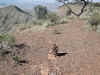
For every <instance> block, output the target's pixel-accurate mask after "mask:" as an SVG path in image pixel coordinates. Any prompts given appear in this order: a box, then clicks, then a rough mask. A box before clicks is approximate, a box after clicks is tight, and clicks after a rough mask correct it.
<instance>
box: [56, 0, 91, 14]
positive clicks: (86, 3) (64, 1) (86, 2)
mask: <svg viewBox="0 0 100 75" xmlns="http://www.w3.org/2000/svg"><path fill="white" fill-rule="evenodd" d="M57 1H59V2H61V3H63V5H65V6H66V7H67V8H68V9H69V10H71V12H72V14H74V15H76V16H81V15H82V14H83V12H84V10H85V7H86V6H87V5H88V4H89V0H72V1H74V2H75V3H80V2H81V4H82V8H81V10H80V12H79V13H76V12H74V11H73V10H72V9H71V8H70V7H69V6H68V3H67V1H69V0H57ZM90 1H91V2H93V0H90Z"/></svg>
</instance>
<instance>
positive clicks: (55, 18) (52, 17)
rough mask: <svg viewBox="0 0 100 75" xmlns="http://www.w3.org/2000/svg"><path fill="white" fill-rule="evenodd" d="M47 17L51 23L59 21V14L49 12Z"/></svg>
mask: <svg viewBox="0 0 100 75" xmlns="http://www.w3.org/2000/svg"><path fill="white" fill-rule="evenodd" d="M47 18H48V19H49V20H50V21H51V23H53V24H58V23H59V21H58V20H59V16H58V15H56V13H53V12H49V13H48V15H47Z"/></svg>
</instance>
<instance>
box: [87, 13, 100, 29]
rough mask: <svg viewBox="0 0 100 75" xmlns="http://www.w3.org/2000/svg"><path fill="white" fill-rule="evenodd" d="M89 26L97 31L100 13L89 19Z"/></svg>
mask: <svg viewBox="0 0 100 75" xmlns="http://www.w3.org/2000/svg"><path fill="white" fill-rule="evenodd" d="M88 22H89V24H90V25H91V26H92V27H93V29H95V30H96V29H97V26H98V25H99V24H100V13H98V12H94V13H93V14H92V15H91V16H90V17H89V19H88Z"/></svg>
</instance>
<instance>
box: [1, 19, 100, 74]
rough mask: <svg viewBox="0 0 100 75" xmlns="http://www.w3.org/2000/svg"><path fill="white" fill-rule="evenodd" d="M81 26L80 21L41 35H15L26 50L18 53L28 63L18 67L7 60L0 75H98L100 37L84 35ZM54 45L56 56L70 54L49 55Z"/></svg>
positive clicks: (26, 32) (93, 34)
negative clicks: (56, 47) (56, 51)
mask: <svg viewBox="0 0 100 75" xmlns="http://www.w3.org/2000/svg"><path fill="white" fill-rule="evenodd" d="M84 25H85V23H84V22H83V21H82V20H72V21H69V22H68V23H67V24H62V25H57V26H53V27H49V28H48V29H46V30H43V31H40V32H33V31H32V30H27V31H21V32H20V33H14V35H15V36H16V40H17V43H18V44H22V43H24V44H25V45H26V46H27V47H25V48H24V49H20V50H19V51H24V52H23V54H22V55H23V58H24V59H25V60H27V61H28V62H29V63H27V64H23V65H17V64H15V62H14V61H13V60H12V59H11V57H10V56H8V57H6V58H5V59H6V60H3V61H0V75H99V74H100V63H99V62H100V34H99V33H97V32H94V31H86V30H85V28H84ZM54 43H56V44H57V46H58V47H59V52H65V53H69V54H67V55H66V56H60V57H54V56H53V55H52V54H48V51H49V50H51V48H52V44H54ZM54 72H55V73H54ZM56 72H58V74H57V73H56ZM48 73H49V74H48Z"/></svg>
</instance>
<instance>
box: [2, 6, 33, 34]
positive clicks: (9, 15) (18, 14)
mask: <svg viewBox="0 0 100 75" xmlns="http://www.w3.org/2000/svg"><path fill="white" fill-rule="evenodd" d="M32 18H33V17H32V16H31V15H30V14H29V13H27V12H25V11H23V10H21V9H20V8H18V7H16V6H8V7H4V8H0V32H2V31H5V30H6V31H8V30H9V29H11V28H12V27H13V25H15V24H27V23H29V22H31V21H32Z"/></svg>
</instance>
